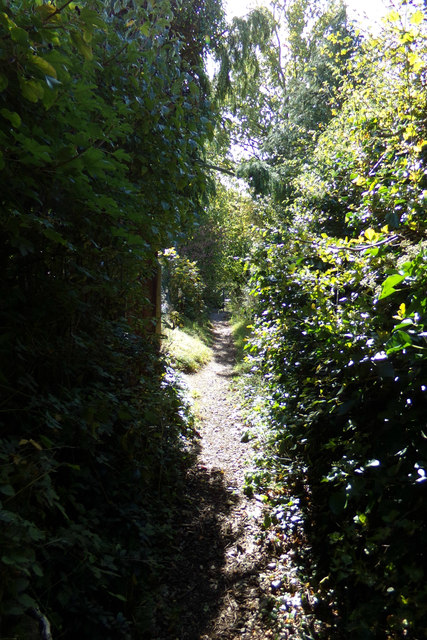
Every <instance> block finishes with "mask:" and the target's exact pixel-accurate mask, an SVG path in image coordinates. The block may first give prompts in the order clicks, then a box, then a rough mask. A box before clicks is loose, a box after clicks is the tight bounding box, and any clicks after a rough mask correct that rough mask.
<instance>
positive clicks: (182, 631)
mask: <svg viewBox="0 0 427 640" xmlns="http://www.w3.org/2000/svg"><path fill="white" fill-rule="evenodd" d="M238 503H239V498H238V497H237V496H236V495H234V494H233V493H232V488H228V487H227V486H226V485H225V483H224V477H223V474H222V472H221V471H215V470H211V471H209V470H207V469H206V468H205V467H204V466H203V465H201V464H199V465H197V466H195V467H194V468H193V469H191V470H190V471H189V473H188V481H187V491H186V496H185V499H184V505H183V509H182V511H181V512H180V514H179V516H180V521H179V522H177V523H176V535H175V540H174V545H175V549H176V555H175V558H174V560H173V562H172V563H171V566H170V571H169V573H168V576H167V580H166V583H165V584H164V587H163V590H164V596H166V599H165V601H166V610H165V611H164V613H163V615H162V619H161V620H158V629H157V633H156V635H155V637H153V640H208V639H209V640H214V639H215V640H219V639H220V638H221V639H224V640H227V639H228V638H235V637H236V636H238V635H239V629H240V628H242V627H243V626H244V624H245V620H244V616H236V619H235V620H234V624H233V625H231V626H230V628H229V629H227V632H225V633H224V629H222V631H221V633H220V634H219V635H217V633H216V632H215V628H214V627H215V622H216V620H217V619H218V617H219V616H220V612H221V610H222V609H223V608H224V603H227V594H228V593H229V592H231V591H235V590H236V589H237V590H239V588H240V583H242V584H241V587H242V588H244V589H245V590H247V588H248V584H249V585H250V584H251V577H252V576H253V583H254V584H256V576H257V575H258V573H259V572H260V571H261V567H260V566H258V563H257V562H256V561H255V560H254V559H251V558H250V557H248V558H247V559H246V561H245V562H241V563H240V562H238V561H237V559H236V563H235V565H234V566H232V571H231V572H230V571H228V572H227V573H226V572H224V567H225V564H226V554H227V553H229V552H230V551H231V553H232V555H234V554H236V555H238V554H243V553H244V549H243V548H242V547H241V546H240V545H239V539H240V536H241V530H240V529H239V527H238V526H237V527H233V526H232V525H231V523H230V518H232V517H233V516H232V514H231V512H232V510H233V509H234V508H236V506H237V505H238ZM237 524H238V523H237ZM240 557H243V556H242V555H241V556H240ZM228 566H230V559H228ZM205 634H206V635H205Z"/></svg>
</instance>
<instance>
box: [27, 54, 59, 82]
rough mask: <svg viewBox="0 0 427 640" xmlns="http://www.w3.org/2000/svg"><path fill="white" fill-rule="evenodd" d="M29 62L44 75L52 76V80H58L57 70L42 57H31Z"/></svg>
mask: <svg viewBox="0 0 427 640" xmlns="http://www.w3.org/2000/svg"><path fill="white" fill-rule="evenodd" d="M29 60H30V62H31V64H33V65H34V66H35V67H37V69H40V71H41V72H42V73H44V74H45V75H48V76H51V77H52V78H56V69H55V67H54V66H52V65H51V64H50V62H48V61H47V60H45V59H44V58H41V57H40V56H30V58H29Z"/></svg>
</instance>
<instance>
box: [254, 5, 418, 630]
mask: <svg viewBox="0 0 427 640" xmlns="http://www.w3.org/2000/svg"><path fill="white" fill-rule="evenodd" d="M287 6H288V8H289V7H292V6H293V7H294V8H295V10H296V9H297V8H298V7H299V9H300V14H299V15H300V18H301V20H303V16H304V15H307V14H306V13H304V12H305V9H306V8H307V7H306V4H305V3H303V2H295V3H289V5H287ZM294 15H296V13H295V14H294ZM329 15H331V14H329ZM299 24H300V25H301V24H302V22H301V21H300V23H299ZM306 24H310V23H306ZM311 24H312V25H313V22H311ZM324 25H325V30H324V31H323V35H322V38H323V37H325V39H326V42H328V43H329V45H325V48H324V49H323V50H322V49H321V50H320V51H319V50H317V53H316V57H317V60H320V59H321V58H322V56H324V59H325V60H326V59H329V60H330V61H331V66H329V67H328V68H329V71H330V72H331V73H332V76H331V77H333V78H334V82H333V83H330V85H329V86H330V88H331V92H330V99H329V102H328V103H327V104H326V103H325V102H324V95H323V94H322V92H320V93H317V94H316V92H313V93H312V94H311V96H312V98H313V99H315V101H317V102H316V104H317V105H318V106H319V110H318V111H316V110H314V111H313V102H312V101H310V100H306V101H304V100H303V99H302V97H301V92H304V91H306V90H307V88H308V87H309V86H313V85H312V84H310V83H308V81H307V82H306V83H305V85H303V86H299V87H298V89H297V90H296V89H295V87H294V88H292V80H293V78H294V77H295V76H294V66H293V65H292V57H291V58H289V61H286V62H285V63H284V64H283V65H282V67H281V69H282V73H283V77H284V78H285V79H287V83H286V89H284V91H283V92H282V93H281V94H280V95H281V99H282V101H283V102H282V103H281V109H280V110H278V112H276V115H277V117H278V120H279V123H280V117H282V118H283V126H282V127H281V128H279V127H276V128H275V129H274V130H270V129H269V128H268V127H267V131H266V136H265V138H263V137H262V136H261V138H260V142H261V146H260V147H259V149H260V151H259V154H258V157H255V158H253V159H251V160H249V161H247V162H246V168H245V172H246V175H248V176H249V177H250V178H251V184H252V186H253V188H254V190H255V191H257V192H263V193H266V194H268V193H269V194H270V195H271V197H272V199H273V201H275V202H276V204H275V205H274V208H275V215H274V216H271V215H270V220H269V221H267V222H266V223H265V224H264V225H263V227H261V228H260V229H259V230H258V232H254V234H253V238H252V245H253V249H252V251H251V253H250V256H249V259H248V270H249V272H250V274H251V283H252V296H253V300H254V302H253V304H254V321H253V327H252V337H251V340H250V343H249V345H248V350H249V353H250V359H251V365H252V371H253V373H255V374H257V375H258V379H259V380H261V382H260V384H261V387H262V392H263V396H264V402H263V404H264V406H263V409H262V410H263V412H264V416H265V421H266V422H267V423H268V424H269V425H270V427H269V429H270V436H269V438H270V456H266V455H265V452H262V454H261V456H260V458H261V460H260V463H261V464H262V465H263V466H264V471H262V473H260V475H259V479H258V482H261V483H263V482H264V483H265V481H266V478H267V479H269V482H270V483H271V486H270V489H271V491H270V492H269V495H270V497H271V496H274V497H273V498H272V499H273V501H274V504H275V509H274V512H273V515H274V517H273V521H274V522H275V526H277V527H279V529H281V530H282V531H283V532H285V533H286V532H288V531H290V530H291V529H289V524H290V520H289V517H288V516H290V515H292V513H293V511H292V509H294V508H295V504H299V505H300V508H301V510H302V513H303V515H304V518H305V532H306V535H307V538H308V541H309V545H310V548H311V550H310V552H309V554H308V555H307V556H306V558H305V562H306V576H307V580H310V581H311V584H312V586H313V588H314V589H315V591H316V593H317V599H318V602H317V615H318V616H320V617H322V618H323V619H324V620H325V621H327V623H328V624H329V625H330V627H329V630H328V632H327V637H328V638H330V637H352V638H404V637H410V638H421V637H425V620H426V616H427V610H426V604H425V603H426V595H427V594H426V587H425V572H426V570H427V564H426V559H425V553H424V548H425V544H426V540H427V522H426V514H425V508H424V505H425V499H426V496H425V491H426V487H427V483H426V479H427V475H426V474H427V444H426V439H427V432H426V420H425V407H426V394H427V388H426V380H427V362H426V356H427V343H426V336H427V332H426V321H427V315H426V314H427V298H426V292H427V287H426V285H427V280H426V276H427V254H426V251H427V243H426V235H425V234H426V222H427V221H426V188H427V183H426V177H425V176H426V149H427V120H426V113H427V103H426V95H427V94H426V60H427V33H426V28H425V27H426V14H425V8H424V5H421V4H420V3H416V2H403V3H402V4H401V6H400V8H399V10H393V11H392V12H391V13H390V14H389V17H388V21H387V24H386V25H385V27H384V29H383V31H382V32H381V34H380V35H378V36H376V37H375V38H373V37H371V38H366V39H365V41H364V42H362V41H357V40H354V39H352V40H351V43H353V44H352V47H351V50H350V51H348V50H347V46H344V45H343V44H340V43H342V30H339V31H336V30H335V28H333V22H332V21H331V20H330V21H329V27H330V28H329V27H328V25H327V24H325V23H324ZM300 34H302V35H304V34H305V36H306V37H308V38H310V31H309V30H307V29H305V30H301V31H300ZM347 37H349V36H348V35H347V36H346V38H347ZM295 41H296V40H295ZM349 42H350V41H348V40H347V43H349ZM337 45H338V55H337V51H335V50H334V48H336V46H337ZM307 51H308V49H306V50H304V49H303V48H302V47H300V48H299V51H298V53H297V57H298V61H299V64H300V67H299V68H301V69H304V74H307V73H309V71H310V69H311V65H312V63H313V64H314V61H313V57H312V56H310V55H309V53H307ZM304 62H306V63H307V64H306V65H304ZM316 64H317V62H316ZM289 65H291V66H289ZM307 65H308V67H307ZM319 68H321V69H325V68H326V67H325V66H324V65H323V63H322V64H321V65H320V67H316V69H319ZM305 77H306V78H307V77H308V76H307V75H305ZM314 86H316V85H314ZM295 91H296V92H295ZM289 92H290V93H289ZM292 104H294V105H295V107H294V108H293V110H292V109H290V108H289V105H292ZM283 105H285V107H283ZM286 105H287V106H286ZM322 105H323V107H325V108H323V107H322ZM297 106H298V108H299V109H300V111H301V110H302V111H303V112H304V114H305V115H306V116H307V117H306V120H305V121H304V119H303V118H301V117H300V115H301V114H298V109H297ZM326 107H327V108H326ZM242 108H244V107H242ZM305 109H307V110H306V111H305ZM325 109H326V110H325ZM249 115H251V114H249ZM251 117H252V116H251ZM271 117H273V116H271ZM311 118H314V120H315V121H314V122H313V121H311V122H310V119H311ZM316 121H317V124H318V125H320V126H318V127H317V130H316V132H315V133H311V132H312V131H314V128H315V126H316ZM290 132H293V134H295V135H297V138H298V144H297V145H296V146H295V145H294V144H293V143H292V140H291V139H290V138H289V133H290ZM273 141H274V144H272V142H273ZM248 167H249V169H250V170H249V171H248ZM254 404H256V405H257V407H258V410H260V406H261V404H262V403H261V402H260V394H259V390H258V394H257V397H256V399H255V402H254ZM266 472H267V473H266ZM254 481H255V482H257V480H256V478H255V479H254ZM264 488H265V487H264ZM290 491H291V493H293V497H291V498H290ZM289 507H290V511H289V512H288V511H287V510H288V508H289ZM302 564H303V563H302Z"/></svg>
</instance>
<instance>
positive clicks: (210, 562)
mask: <svg viewBox="0 0 427 640" xmlns="http://www.w3.org/2000/svg"><path fill="white" fill-rule="evenodd" d="M213 323H214V338H215V340H214V345H213V352H214V357H213V359H212V361H211V362H210V363H209V364H208V365H207V366H206V367H205V368H204V369H203V370H202V371H200V372H199V373H197V374H193V375H187V376H185V379H186V382H187V384H188V386H189V389H190V392H191V394H192V396H193V398H194V402H195V410H196V412H197V414H198V416H199V425H198V428H199V431H200V435H201V439H200V450H199V455H198V458H197V463H196V465H195V466H194V468H193V469H192V470H191V471H190V473H189V475H188V478H187V496H186V504H185V508H184V510H183V512H182V514H180V515H181V520H180V522H179V524H178V525H177V535H176V542H175V544H176V551H177V556H176V562H175V563H174V566H173V567H171V572H170V584H169V585H165V590H166V591H167V593H168V594H169V595H170V607H171V610H172V611H174V612H175V613H174V614H172V615H171V613H170V611H169V612H168V618H169V619H168V621H167V622H168V627H169V630H168V631H167V632H163V633H162V635H161V636H159V637H158V638H156V640H166V639H167V640H175V639H176V640H220V639H221V640H235V639H237V638H239V639H243V640H249V639H250V640H261V639H265V638H269V637H272V633H271V632H270V631H269V630H268V628H267V627H266V625H265V623H264V620H265V616H266V615H268V608H269V595H270V594H271V586H270V582H271V579H272V575H271V574H272V569H273V568H274V567H275V563H274V562H271V560H272V558H271V557H270V558H269V555H268V553H267V547H266V545H265V544H261V539H260V533H261V528H260V522H261V518H262V509H261V505H260V502H259V501H257V500H256V499H251V500H250V499H248V498H247V497H246V496H245V495H244V494H243V483H244V475H245V471H246V470H247V463H248V461H249V460H250V457H251V451H252V448H251V445H250V444H249V443H244V442H242V441H241V440H242V434H243V433H244V432H245V427H244V424H243V421H242V418H241V414H240V411H239V403H238V399H237V396H236V395H235V394H234V393H233V391H232V389H231V381H232V377H233V364H234V347H233V343H232V338H231V333H230V328H229V324H228V322H227V319H226V315H225V314H217V315H216V316H214V317H213Z"/></svg>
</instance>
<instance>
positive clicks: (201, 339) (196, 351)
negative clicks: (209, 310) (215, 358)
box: [163, 319, 212, 373]
mask: <svg viewBox="0 0 427 640" xmlns="http://www.w3.org/2000/svg"><path fill="white" fill-rule="evenodd" d="M163 334H164V336H165V339H164V341H163V349H164V350H165V351H166V352H167V353H169V355H170V356H171V358H172V360H173V362H174V363H175V366H176V367H177V369H179V370H180V371H184V372H185V373H194V372H196V371H199V369H201V368H202V367H203V366H204V365H205V364H207V363H208V362H209V361H210V359H211V358H212V349H211V348H210V346H209V344H211V343H212V336H211V333H210V330H209V325H208V323H206V324H205V325H199V324H196V323H195V322H191V321H189V320H185V319H184V325H183V326H182V327H175V329H170V328H166V329H164V331H163Z"/></svg>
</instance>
